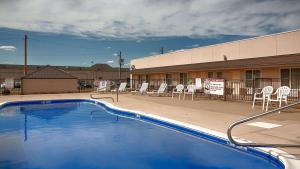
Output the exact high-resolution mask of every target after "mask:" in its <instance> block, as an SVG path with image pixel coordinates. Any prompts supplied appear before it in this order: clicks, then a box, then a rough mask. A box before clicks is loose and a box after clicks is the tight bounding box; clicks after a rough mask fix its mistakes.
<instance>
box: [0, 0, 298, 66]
mask: <svg viewBox="0 0 300 169" xmlns="http://www.w3.org/2000/svg"><path fill="white" fill-rule="evenodd" d="M299 18H300V0H126V1H125V0H109V1H107V0H89V1H86V0H68V1H61V0H0V64H22V63H23V55H24V34H27V35H28V63H29V64H41V65H68V66H90V65H92V64H94V63H108V64H110V65H112V66H116V64H117V57H116V56H115V54H116V53H117V52H118V51H122V56H123V57H124V59H125V63H126V64H127V63H129V62H130V60H131V59H134V58H139V57H145V56H150V55H155V54H158V53H159V52H160V48H161V47H164V52H171V51H174V50H180V49H188V48H194V47H199V46H205V45H211V44H217V43H222V42H228V41H233V40H240V39H245V38H249V37H254V36H260V35H265V34H272V33H278V32H283V31H289V30H294V29H299V28H300V19H299Z"/></svg>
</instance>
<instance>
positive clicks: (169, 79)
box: [166, 74, 172, 86]
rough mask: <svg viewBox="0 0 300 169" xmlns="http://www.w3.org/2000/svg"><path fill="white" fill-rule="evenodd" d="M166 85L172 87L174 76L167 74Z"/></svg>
mask: <svg viewBox="0 0 300 169" xmlns="http://www.w3.org/2000/svg"><path fill="white" fill-rule="evenodd" d="M166 83H167V85H168V86H171V85H172V74H166Z"/></svg>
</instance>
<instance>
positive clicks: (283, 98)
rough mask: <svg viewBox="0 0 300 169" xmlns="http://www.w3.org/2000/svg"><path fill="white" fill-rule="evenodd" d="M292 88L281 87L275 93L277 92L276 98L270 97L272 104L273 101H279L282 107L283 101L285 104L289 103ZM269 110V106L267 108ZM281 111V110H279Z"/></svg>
mask: <svg viewBox="0 0 300 169" xmlns="http://www.w3.org/2000/svg"><path fill="white" fill-rule="evenodd" d="M290 92H291V89H290V88H289V87H287V86H281V87H279V88H278V89H277V90H276V92H275V93H274V95H275V94H276V99H272V98H270V99H269V102H270V103H271V106H272V102H278V103H279V107H281V104H282V102H285V104H286V105H287V101H288V95H289V94H290ZM267 110H268V108H267ZM279 113H280V111H279Z"/></svg>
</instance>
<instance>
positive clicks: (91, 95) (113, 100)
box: [90, 85, 115, 102]
mask: <svg viewBox="0 0 300 169" xmlns="http://www.w3.org/2000/svg"><path fill="white" fill-rule="evenodd" d="M111 86H114V85H109V86H106V87H102V88H97V90H99V89H100V90H101V89H106V88H108V87H111ZM90 97H91V98H92V99H111V100H112V102H115V99H114V98H113V97H109V96H107V97H94V96H93V93H91V94H90Z"/></svg>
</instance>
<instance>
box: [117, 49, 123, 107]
mask: <svg viewBox="0 0 300 169" xmlns="http://www.w3.org/2000/svg"><path fill="white" fill-rule="evenodd" d="M123 63H124V60H123V59H122V52H121V51H120V52H119V81H118V85H117V102H118V101H119V87H120V84H121V69H122V64H123Z"/></svg>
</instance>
